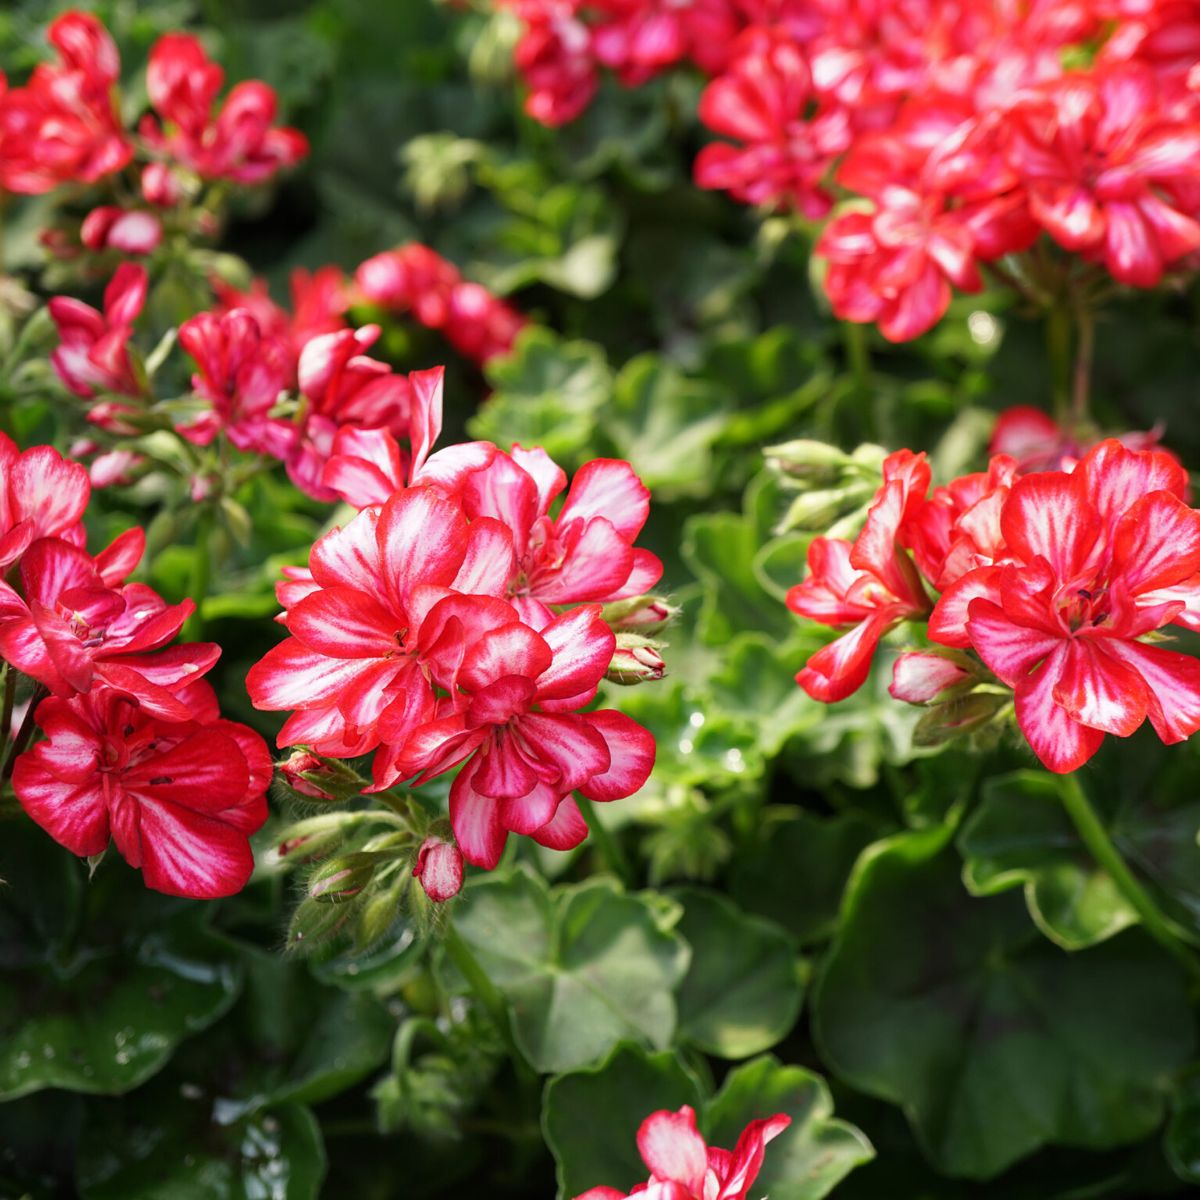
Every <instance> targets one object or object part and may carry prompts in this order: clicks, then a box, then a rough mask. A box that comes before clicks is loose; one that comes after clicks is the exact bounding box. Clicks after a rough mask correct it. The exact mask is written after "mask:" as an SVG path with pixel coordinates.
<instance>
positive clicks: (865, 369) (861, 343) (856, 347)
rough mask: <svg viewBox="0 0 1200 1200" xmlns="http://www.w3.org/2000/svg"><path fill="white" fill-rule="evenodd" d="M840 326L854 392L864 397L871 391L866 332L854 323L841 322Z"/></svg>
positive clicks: (869, 359) (869, 360)
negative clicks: (852, 378)
mask: <svg viewBox="0 0 1200 1200" xmlns="http://www.w3.org/2000/svg"><path fill="white" fill-rule="evenodd" d="M841 324H842V345H843V346H844V347H845V351H846V365H847V366H848V367H849V368H850V374H851V375H852V376H853V377H854V386H855V390H856V391H857V392H858V393H859V395H860V396H866V395H868V394H869V392H870V390H871V355H870V351H869V350H868V349H867V331H866V329H865V327H864V326H862V325H859V324H856V323H855V322H854V321H843V322H842V323H841Z"/></svg>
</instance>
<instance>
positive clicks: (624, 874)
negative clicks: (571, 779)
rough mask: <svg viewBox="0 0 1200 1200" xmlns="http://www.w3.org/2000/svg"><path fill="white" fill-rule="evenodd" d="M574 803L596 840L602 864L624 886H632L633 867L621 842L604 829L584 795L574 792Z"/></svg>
mask: <svg viewBox="0 0 1200 1200" xmlns="http://www.w3.org/2000/svg"><path fill="white" fill-rule="evenodd" d="M575 803H576V804H578V805H579V811H580V812H581V813H583V819H584V820H585V821H586V822H587V825H588V829H589V830H591V834H592V837H593V838H594V839H595V842H596V849H597V850H598V851H599V853H600V857H601V858H602V859H603V860H604V865H605V866H606V867H607V868H608V869H609V870H610V871H611V872H612V873H613V874H614V875H615V876H616V877H617V878H618V879H619V880H620V881H621V883H622V884H623V885H624V886H625V887H627V888H628V887H632V886H633V883H634V879H633V868H632V867H631V866H630V863H629V859H628V858H627V857H626V856H625V851H624V850H623V849H622V848H621V843H620V842H618V841H617V839H616V838H615V837H613V835H612V834H611V833H610V832H609V831H608V830H607V829H605V827H604V825H603V823H602V822H601V820H600V818H599V817H598V816H596V809H595V807H594V806H593V804H592V802H591V801H590V800H589V799H588V798H587V797H586V796H581V795H580V794H579V793H578V792H576V794H575Z"/></svg>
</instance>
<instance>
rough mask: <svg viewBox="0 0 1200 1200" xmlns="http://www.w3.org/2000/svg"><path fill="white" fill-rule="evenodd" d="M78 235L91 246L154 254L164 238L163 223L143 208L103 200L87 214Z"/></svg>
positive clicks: (93, 248) (91, 248)
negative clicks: (117, 204) (102, 202)
mask: <svg viewBox="0 0 1200 1200" xmlns="http://www.w3.org/2000/svg"><path fill="white" fill-rule="evenodd" d="M79 236H80V238H81V240H82V241H83V244H84V245H85V246H86V247H87V248H88V249H89V250H119V251H120V252H121V253H122V254H153V253H154V251H155V250H157V249H158V245H159V243H160V242H161V241H162V223H161V222H160V221H159V219H158V218H157V217H156V216H155V215H154V214H153V213H149V212H145V211H143V210H141V209H136V208H132V209H126V208H118V207H117V206H116V205H113V204H104V205H101V206H100V207H99V208H94V209H92V211H91V212H90V213H88V215H87V216H86V217H85V218H84V221H83V225H82V226H81V228H80V231H79Z"/></svg>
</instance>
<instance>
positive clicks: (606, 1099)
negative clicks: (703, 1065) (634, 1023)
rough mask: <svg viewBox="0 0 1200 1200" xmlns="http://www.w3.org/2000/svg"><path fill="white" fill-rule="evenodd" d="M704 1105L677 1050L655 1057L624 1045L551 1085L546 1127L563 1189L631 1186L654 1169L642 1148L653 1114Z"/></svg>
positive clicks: (565, 1193)
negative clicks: (643, 1128)
mask: <svg viewBox="0 0 1200 1200" xmlns="http://www.w3.org/2000/svg"><path fill="white" fill-rule="evenodd" d="M685 1104H690V1105H691V1106H692V1107H693V1108H697V1109H698V1108H699V1107H700V1089H699V1086H698V1084H697V1083H696V1080H695V1079H694V1078H693V1077H692V1075H691V1073H690V1072H689V1071H688V1070H687V1069H686V1068H685V1067H684V1065H683V1063H682V1062H681V1061H680V1059H679V1058H678V1056H677V1055H675V1054H672V1053H670V1052H662V1053H658V1054H648V1053H647V1052H646V1051H645V1050H643V1049H642V1048H641V1047H640V1046H635V1045H632V1044H630V1043H623V1044H621V1045H619V1046H617V1047H616V1049H614V1050H613V1052H612V1053H611V1054H610V1055H609V1056H608V1058H607V1059H605V1060H604V1062H602V1063H600V1064H599V1065H597V1066H595V1067H590V1068H587V1069H586V1070H582V1071H572V1072H570V1073H569V1074H566V1075H559V1076H557V1077H556V1078H554V1079H552V1080H550V1082H549V1083H548V1084H547V1085H546V1094H545V1099H544V1100H543V1103H542V1129H543V1130H544V1131H545V1135H546V1141H547V1143H548V1144H549V1146H550V1149H551V1151H552V1152H553V1154H554V1159H555V1162H557V1163H558V1194H559V1197H560V1200H568V1198H569V1197H572V1196H577V1195H579V1193H580V1192H583V1191H586V1190H587V1189H588V1188H591V1187H598V1186H601V1185H605V1186H608V1187H619V1188H621V1189H622V1190H625V1191H628V1189H629V1188H631V1187H633V1186H634V1185H635V1184H637V1183H645V1181H646V1177H647V1175H648V1174H649V1171H648V1169H647V1167H646V1165H645V1163H643V1162H642V1158H641V1155H640V1154H638V1148H637V1131H638V1126H639V1125H641V1123H642V1121H644V1120H645V1119H646V1117H648V1116H649V1115H650V1114H651V1113H652V1112H658V1111H659V1110H660V1109H668V1110H670V1111H672V1112H674V1111H675V1110H677V1109H679V1108H682V1107H683V1105H685Z"/></svg>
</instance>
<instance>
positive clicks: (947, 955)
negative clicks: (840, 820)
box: [814, 827, 1195, 1179]
mask: <svg viewBox="0 0 1200 1200" xmlns="http://www.w3.org/2000/svg"><path fill="white" fill-rule="evenodd" d="M950 837H951V830H950V828H949V827H946V828H940V829H930V830H924V831H921V832H917V833H908V834H902V835H899V836H897V837H894V838H892V839H889V840H887V841H884V842H881V843H878V844H877V846H876V847H875V848H873V849H872V850H868V851H867V852H866V855H865V856H864V858H863V859H860V861H859V864H858V867H857V868H856V871H855V874H854V877H853V878H852V880H851V883H850V886H849V888H848V890H847V895H846V901H845V904H844V907H843V916H842V925H841V929H840V930H839V933H838V936H837V938H836V939H835V941H834V944H833V948H832V951H831V954H830V957H829V959H828V961H827V964H826V968H825V971H824V973H823V975H822V977H821V979H820V981H819V983H818V986H817V988H816V991H815V995H814V1015H815V1032H816V1035H817V1039H818V1044H819V1046H820V1048H821V1052H822V1058H823V1059H824V1061H825V1062H826V1063H828V1064H829V1065H830V1067H831V1068H832V1069H833V1070H834V1071H835V1072H836V1073H837V1074H838V1075H839V1076H840V1077H841V1078H842V1079H844V1080H845V1081H846V1082H847V1083H849V1084H850V1085H851V1086H853V1087H855V1088H858V1089H859V1090H861V1091H865V1092H868V1093H870V1094H871V1095H875V1096H879V1097H881V1098H883V1099H886V1100H891V1101H894V1102H895V1103H898V1104H900V1105H902V1106H903V1107H904V1109H905V1111H906V1113H907V1114H908V1117H909V1120H910V1122H911V1123H912V1125H913V1128H914V1132H915V1133H916V1135H917V1137H918V1139H919V1140H920V1141H921V1143H922V1144H923V1146H924V1148H925V1150H926V1153H927V1154H928V1155H929V1156H930V1158H931V1159H932V1160H933V1162H934V1163H935V1165H937V1166H938V1167H939V1169H941V1170H942V1171H944V1172H945V1173H947V1174H950V1175H956V1176H963V1177H966V1178H972V1179H988V1178H991V1177H992V1176H994V1175H997V1174H998V1173H999V1172H1001V1171H1002V1170H1004V1169H1005V1167H1007V1166H1009V1165H1010V1164H1012V1163H1014V1162H1016V1161H1017V1160H1018V1159H1020V1158H1023V1157H1024V1156H1025V1155H1027V1154H1030V1153H1032V1152H1033V1151H1034V1150H1036V1149H1038V1148H1039V1147H1040V1146H1043V1145H1047V1144H1052V1143H1060V1144H1064V1145H1070V1146H1079V1147H1085V1148H1086V1147H1092V1148H1103V1147H1110V1146H1117V1145H1123V1144H1125V1143H1129V1142H1134V1141H1137V1140H1139V1139H1141V1138H1144V1137H1146V1136H1147V1135H1148V1134H1149V1133H1151V1132H1152V1131H1153V1130H1154V1128H1155V1127H1156V1126H1157V1125H1158V1123H1159V1122H1160V1121H1161V1120H1162V1117H1163V1112H1164V1107H1165V1082H1164V1081H1165V1080H1167V1079H1168V1078H1169V1077H1170V1076H1171V1074H1172V1073H1173V1072H1175V1071H1176V1070H1178V1069H1179V1068H1180V1067H1181V1066H1182V1065H1183V1064H1184V1063H1185V1062H1186V1061H1187V1060H1188V1058H1189V1057H1190V1055H1191V1053H1192V1052H1193V1049H1194V1046H1195V1031H1194V1029H1193V1022H1192V1019H1191V1014H1190V1011H1189V1007H1188V1001H1187V991H1186V987H1185V984H1184V980H1183V979H1182V978H1181V975H1180V971H1179V968H1178V967H1177V966H1176V964H1175V963H1174V962H1173V961H1172V960H1171V959H1170V958H1169V957H1168V956H1167V955H1166V954H1164V953H1163V952H1162V951H1161V950H1160V949H1159V948H1158V947H1157V946H1156V945H1154V943H1152V942H1150V941H1149V940H1148V939H1147V938H1145V937H1144V936H1143V935H1142V934H1141V933H1140V932H1139V931H1137V930H1129V931H1127V932H1125V933H1123V934H1121V935H1119V936H1118V937H1114V938H1111V939H1109V940H1108V941H1106V942H1103V943H1102V944H1100V945H1099V946H1095V947H1093V948H1092V949H1090V950H1087V951H1084V952H1079V953H1075V954H1067V953H1065V952H1064V951H1062V950H1060V949H1059V948H1058V947H1057V946H1054V945H1052V944H1051V943H1050V942H1048V941H1047V940H1046V939H1045V938H1043V937H1042V936H1041V935H1040V934H1039V933H1038V931H1037V930H1036V929H1035V928H1034V927H1033V925H1032V924H1031V923H1030V921H1029V918H1028V916H1027V914H1026V912H1025V906H1024V905H1023V904H1022V903H1021V901H1020V900H1019V899H1018V898H1017V897H1015V896H999V897H995V898H993V899H986V900H977V899H971V898H969V897H968V895H967V894H966V892H965V891H964V889H963V885H962V882H961V879H960V873H961V866H960V861H959V859H958V856H957V855H956V854H955V853H954V852H953V849H952V848H950V846H949V841H950Z"/></svg>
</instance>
